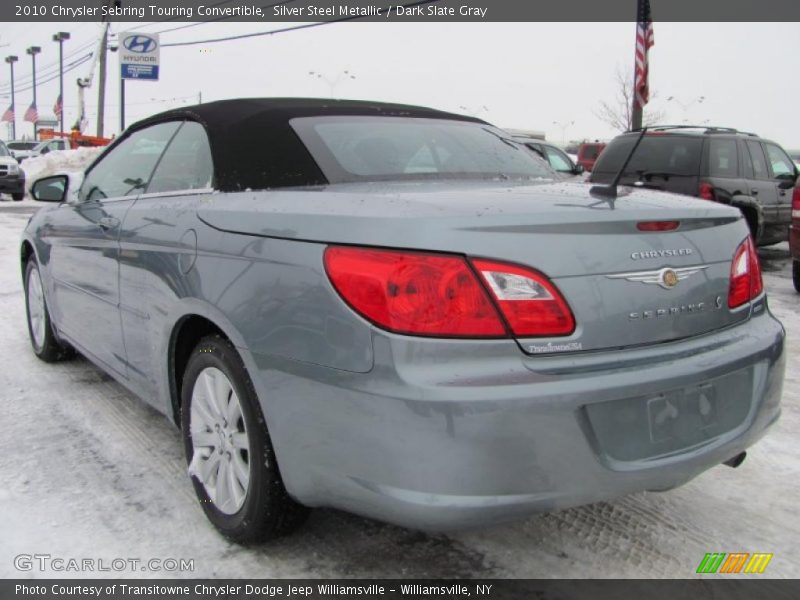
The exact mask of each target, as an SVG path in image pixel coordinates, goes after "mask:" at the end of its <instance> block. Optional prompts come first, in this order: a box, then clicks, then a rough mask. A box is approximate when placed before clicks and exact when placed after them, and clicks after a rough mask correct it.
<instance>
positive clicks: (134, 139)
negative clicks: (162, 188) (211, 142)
mask: <svg viewBox="0 0 800 600" xmlns="http://www.w3.org/2000/svg"><path fill="white" fill-rule="evenodd" d="M178 127H180V122H178V121H172V122H169V123H159V124H158V125H151V126H150V127H147V128H145V129H140V130H139V131H136V132H134V133H132V134H131V135H130V136H128V137H127V138H126V139H124V140H123V141H122V142H120V144H119V145H118V146H116V147H115V148H112V149H111V150H110V151H109V152H108V153H107V154H105V155H103V157H102V158H101V159H100V162H98V163H97V164H96V165H95V166H94V167H93V168H92V170H91V171H89V172H88V173H87V174H86V178H85V179H84V180H83V185H81V189H80V191H79V192H78V198H79V199H80V200H81V201H82V202H84V201H88V200H95V201H99V200H103V199H105V198H119V197H121V196H131V195H134V196H135V195H137V194H140V193H142V192H143V191H144V189H145V188H146V187H147V183H148V181H150V176H151V175H152V173H153V167H155V166H156V162H158V158H159V157H160V156H161V153H162V152H163V151H164V148H165V147H166V146H167V142H169V140H170V138H171V137H172V135H173V134H174V133H175V131H177V129H178Z"/></svg>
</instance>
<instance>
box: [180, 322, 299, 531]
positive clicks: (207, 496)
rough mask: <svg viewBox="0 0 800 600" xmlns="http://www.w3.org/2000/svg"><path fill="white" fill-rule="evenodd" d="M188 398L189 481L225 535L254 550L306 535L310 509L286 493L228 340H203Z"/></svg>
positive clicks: (193, 359) (187, 380)
mask: <svg viewBox="0 0 800 600" xmlns="http://www.w3.org/2000/svg"><path fill="white" fill-rule="evenodd" d="M181 396H182V404H181V426H182V430H183V438H184V445H185V449H186V458H187V461H188V463H189V475H190V476H191V478H192V484H193V485H194V489H195V492H196V493H197V497H198V499H199V500H200V505H201V506H202V507H203V510H204V511H205V513H206V516H207V517H208V519H209V520H210V521H211V522H212V523H213V524H214V526H215V527H216V528H217V529H218V530H219V531H220V533H222V534H223V535H224V536H225V537H227V538H229V539H231V540H233V541H236V542H239V543H242V544H247V543H254V542H260V541H264V540H267V539H270V538H274V537H278V536H280V535H283V534H286V533H289V532H291V531H293V530H294V529H296V528H297V527H299V526H300V525H301V524H302V522H303V521H304V520H305V518H306V516H307V513H308V509H307V508H306V507H304V506H302V505H300V504H298V503H297V502H295V501H294V500H293V499H292V498H291V497H289V495H288V494H287V493H286V489H285V488H284V486H283V480H282V479H281V474H280V471H279V470H278V464H277V462H276V460H275V451H274V450H273V448H272V443H271V441H270V437H269V433H268V431H267V425H266V422H265V420H264V416H263V414H262V412H261V407H260V406H259V403H258V397H257V396H256V391H255V388H254V387H253V383H252V381H251V380H250V377H249V375H248V374H247V370H246V369H245V366H244V364H243V362H242V359H241V357H240V356H239V354H238V352H236V349H235V348H234V347H233V345H232V344H231V343H230V342H229V341H228V340H226V339H224V338H223V337H221V336H216V335H214V336H209V337H206V338H204V339H203V340H201V342H200V343H199V344H198V345H197V347H196V348H195V349H194V350H193V352H192V354H191V356H190V358H189V361H188V363H187V366H186V371H185V374H184V378H183V387H182V394H181Z"/></svg>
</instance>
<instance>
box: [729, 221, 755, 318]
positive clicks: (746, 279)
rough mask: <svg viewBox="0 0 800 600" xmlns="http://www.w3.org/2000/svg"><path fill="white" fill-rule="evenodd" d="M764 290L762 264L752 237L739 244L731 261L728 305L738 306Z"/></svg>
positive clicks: (730, 306) (731, 306)
mask: <svg viewBox="0 0 800 600" xmlns="http://www.w3.org/2000/svg"><path fill="white" fill-rule="evenodd" d="M763 291H764V282H763V280H762V278H761V264H760V263H759V262H758V253H757V252H756V247H755V244H754V243H753V239H752V238H751V237H749V236H748V237H747V239H746V240H745V241H744V242H742V243H741V244H739V247H738V248H737V249H736V253H735V254H734V255H733V262H732V263H731V283H730V289H729V291H728V307H729V308H736V307H738V306H741V305H743V304H745V303H746V302H749V301H750V300H753V299H754V298H756V297H758V296H759V295H760V294H761V292H763Z"/></svg>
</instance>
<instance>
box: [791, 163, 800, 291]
mask: <svg viewBox="0 0 800 600" xmlns="http://www.w3.org/2000/svg"><path fill="white" fill-rule="evenodd" d="M789 249H790V250H791V253H792V281H793V282H794V289H796V290H797V292H798V293H800V176H798V177H797V181H796V182H795V184H794V195H793V196H792V224H791V225H789Z"/></svg>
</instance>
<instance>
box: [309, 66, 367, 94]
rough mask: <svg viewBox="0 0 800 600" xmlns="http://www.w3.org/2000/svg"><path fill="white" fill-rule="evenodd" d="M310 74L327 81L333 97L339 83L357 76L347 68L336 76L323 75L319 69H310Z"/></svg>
mask: <svg viewBox="0 0 800 600" xmlns="http://www.w3.org/2000/svg"><path fill="white" fill-rule="evenodd" d="M308 76H309V77H313V78H314V79H320V80H322V81H324V82H325V83H327V84H328V86H329V87H330V89H331V98H333V92H334V90H335V89H336V86H337V85H339V84H340V83H342V82H343V81H346V80H347V79H355V78H356V76H355V75H353V74H352V73H351V72H350V71H348V70H347V69H345V70H344V71H342V72H341V73H339V74H338V75H337V76H336V77H335V78H330V77H327V76H326V75H323V74H322V73H319V72H317V71H309V72H308Z"/></svg>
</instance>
